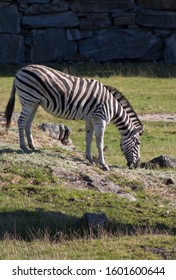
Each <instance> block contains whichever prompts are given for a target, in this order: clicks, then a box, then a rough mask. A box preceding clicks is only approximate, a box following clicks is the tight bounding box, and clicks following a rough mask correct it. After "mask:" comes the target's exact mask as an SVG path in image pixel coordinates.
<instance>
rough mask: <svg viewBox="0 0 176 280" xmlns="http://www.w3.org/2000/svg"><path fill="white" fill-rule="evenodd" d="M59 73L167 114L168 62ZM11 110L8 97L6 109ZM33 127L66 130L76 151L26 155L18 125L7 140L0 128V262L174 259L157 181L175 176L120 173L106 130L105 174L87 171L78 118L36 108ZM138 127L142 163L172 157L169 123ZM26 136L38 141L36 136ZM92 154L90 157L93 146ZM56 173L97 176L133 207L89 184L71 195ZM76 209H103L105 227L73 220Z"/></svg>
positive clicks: (2, 82) (165, 191)
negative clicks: (93, 82) (45, 125)
mask: <svg viewBox="0 0 176 280" xmlns="http://www.w3.org/2000/svg"><path fill="white" fill-rule="evenodd" d="M57 68H58V66H57ZM60 69H61V70H65V71H67V72H70V73H74V74H77V75H81V76H88V77H93V78H95V79H99V80H100V81H102V82H103V83H104V84H109V85H111V86H115V87H117V88H118V89H119V90H121V91H122V92H123V93H124V94H125V95H126V96H127V98H128V99H129V100H130V102H131V104H132V105H133V107H134V108H135V110H136V112H137V113H164V112H165V113H175V104H176V94H175V76H176V75H175V73H176V72H175V67H174V66H167V67H166V66H164V65H163V66H162V65H159V66H158V65H151V64H150V65H148V64H143V65H121V64H119V65H110V64H107V65H96V64H95V65H91V67H90V65H80V66H79V67H78V66H77V67H76V66H67V65H62V66H61V67H60ZM15 71H16V68H15V67H7V66H6V67H0V97H1V103H0V112H3V111H4V108H5V105H6V103H7V100H8V98H9V93H10V89H11V86H12V80H13V75H14V73H15ZM19 110H20V105H19V102H18V99H17V100H16V107H15V111H19ZM39 122H59V123H60V122H62V123H64V124H66V125H69V126H70V127H71V128H72V137H71V138H72V140H73V143H74V145H75V146H76V151H73V152H68V151H64V150H62V149H61V148H58V146H57V145H56V144H55V145H53V146H50V147H49V146H45V147H44V148H42V151H41V153H33V154H28V155H26V154H23V153H22V152H21V151H20V149H19V145H18V136H17V127H15V126H13V127H12V128H11V131H10V134H9V136H6V135H3V127H1V128H0V137H1V138H0V259H175V258H176V251H175V250H176V249H175V241H176V239H175V234H176V224H175V221H176V211H175V210H176V204H175V196H176V191H175V184H173V185H169V186H166V185H165V184H164V183H163V182H164V179H165V178H172V179H173V180H174V182H176V171H175V170H174V169H173V170H143V169H138V170H132V171H131V170H128V169H126V168H124V166H125V165H126V161H125V159H124V156H123V155H122V153H121V151H120V148H119V139H120V135H119V132H118V131H117V130H116V128H115V127H114V126H113V125H108V126H107V129H106V134H105V145H106V146H107V149H106V152H105V157H106V159H107V162H108V164H109V165H110V167H111V171H110V172H103V171H102V170H100V169H99V168H98V167H97V166H89V164H88V163H87V161H86V160H85V159H84V158H83V156H82V153H84V151H85V140H84V139H85V132H84V130H85V128H84V127H85V124H84V122H81V121H78V122H77V121H65V120H58V119H56V118H53V117H51V116H49V115H48V114H47V113H46V112H44V111H43V110H42V109H40V110H39V112H38V113H37V116H36V118H35V123H39ZM144 125H145V132H144V134H143V136H142V144H141V159H142V161H148V160H150V159H152V158H153V157H155V156H158V155H161V154H168V155H170V156H173V157H176V153H175V135H176V134H175V133H176V124H175V123H163V122H144ZM34 134H35V136H36V137H37V136H38V135H37V131H36V130H35V133H34ZM35 136H34V138H35ZM42 140H43V139H42V138H41V141H42ZM38 141H39V140H38ZM39 142H40V141H39ZM39 144H40V143H39ZM93 154H94V155H96V154H97V150H96V147H95V143H94V144H93ZM55 169H56V170H57V169H58V170H59V171H63V172H65V171H68V172H70V174H73V175H74V176H75V174H76V176H77V178H78V179H80V177H81V176H84V175H87V173H88V174H89V173H90V174H91V173H93V174H94V173H97V176H104V177H103V178H104V179H108V180H110V181H112V182H114V183H115V184H116V185H117V186H119V187H120V192H121V193H126V194H131V195H133V196H134V197H135V199H136V201H129V200H128V199H124V198H122V197H120V196H118V195H116V194H115V193H109V192H100V191H97V190H96V189H94V188H87V189H75V188H73V186H75V185H74V183H75V182H74V180H75V177H74V176H73V177H72V178H70V180H68V178H64V177H62V178H60V177H58V176H56V174H55V173H54V172H53V170H55ZM72 185H73V186H72ZM85 212H98V213H99V212H101V213H102V212H103V213H105V214H106V216H107V219H108V221H107V226H106V228H105V229H103V230H100V231H89V230H88V228H87V227H85V225H83V223H82V220H81V218H82V217H83V215H84V213H85Z"/></svg>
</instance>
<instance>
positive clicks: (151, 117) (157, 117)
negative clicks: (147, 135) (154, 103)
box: [139, 114, 176, 122]
mask: <svg viewBox="0 0 176 280" xmlns="http://www.w3.org/2000/svg"><path fill="white" fill-rule="evenodd" d="M139 119H140V120H141V121H153V122H176V114H142V115H139Z"/></svg>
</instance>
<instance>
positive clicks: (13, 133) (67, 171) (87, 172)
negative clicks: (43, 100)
mask: <svg viewBox="0 0 176 280" xmlns="http://www.w3.org/2000/svg"><path fill="white" fill-rule="evenodd" d="M140 118H141V119H142V120H147V121H150V120H151V121H176V114H157V115H156V114H155V115H141V116H140ZM0 122H1V124H2V126H1V129H0V138H1V139H0V143H1V148H0V154H2V155H3V157H4V156H5V155H6V158H7V160H8V157H9V160H10V157H11V155H10V154H11V153H12V150H11V149H10V148H11V147H12V148H13V145H17V144H18V133H17V132H18V129H17V125H16V124H15V123H14V125H12V129H11V130H10V131H9V134H8V136H7V135H6V134H5V130H4V118H3V116H2V115H0ZM39 129H40V128H39V126H38V125H34V126H33V131H34V133H35V140H36V144H39V145H38V146H40V147H41V148H42V147H43V148H45V147H47V150H46V151H45V150H42V154H40V153H39V154H37V153H35V154H33V155H32V156H30V154H29V157H30V159H29V160H30V161H31V163H32V164H34V165H35V164H36V161H39V162H40V163H42V164H43V165H44V166H50V169H51V172H52V173H53V174H54V175H55V176H56V177H58V179H59V180H60V181H62V183H63V184H64V185H65V186H67V187H69V188H78V189H94V190H97V191H99V192H109V193H113V194H117V195H118V196H121V197H124V198H126V199H127V200H130V201H135V200H136V197H135V191H136V190H138V189H139V188H140V189H145V190H146V189H148V191H149V192H150V193H151V194H152V193H153V194H155V193H156V192H158V194H159V195H161V196H162V195H164V196H165V197H166V198H168V199H169V200H170V202H171V206H172V207H174V208H175V209H176V203H175V195H176V173H175V167H174V166H173V167H174V168H173V169H163V168H159V169H155V166H153V165H152V164H149V165H148V164H146V165H145V164H143V168H138V169H136V170H128V169H127V168H126V167H117V166H111V167H110V172H104V171H102V170H101V169H100V168H99V166H98V165H95V166H92V165H90V164H89V163H88V161H87V160H86V159H85V157H84V155H83V154H82V153H79V152H77V151H76V150H75V147H73V146H65V145H63V144H62V143H61V142H60V141H58V140H56V139H51V136H50V135H48V134H46V133H45V132H41V130H40V133H39V132H38V130H39ZM4 139H5V141H4ZM8 143H9V144H8ZM7 145H8V146H9V145H10V146H9V147H10V148H7V147H8V146H7ZM11 145H12V146H11ZM54 146H55V147H56V146H57V147H58V149H61V150H62V151H63V152H60V153H58V152H57V151H56V152H55V151H54V150H53V147H54ZM49 147H51V148H52V152H51V151H50V152H49V151H48V148H49ZM64 151H65V152H64ZM20 153H21V151H20V150H18V151H17V154H20ZM17 157H18V155H17ZM19 160H21V159H19ZM26 160H27V159H26ZM151 160H152V159H151ZM159 160H160V161H162V162H164V164H165V161H166V160H167V158H165V156H163V157H161V158H160V159H159ZM169 163H170V159H169ZM37 164H38V163H37ZM173 164H175V161H173ZM159 167H162V163H161V165H160V163H159ZM163 167H165V166H164V165H163ZM169 167H170V166H169Z"/></svg>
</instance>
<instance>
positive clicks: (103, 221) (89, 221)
mask: <svg viewBox="0 0 176 280" xmlns="http://www.w3.org/2000/svg"><path fill="white" fill-rule="evenodd" d="M81 221H82V224H83V227H85V226H86V227H88V228H89V229H100V228H105V227H106V225H107V222H108V219H107V217H106V215H105V214H104V213H88V212H86V213H84V215H83V217H82V218H81Z"/></svg>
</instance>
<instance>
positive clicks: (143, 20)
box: [136, 10, 176, 29]
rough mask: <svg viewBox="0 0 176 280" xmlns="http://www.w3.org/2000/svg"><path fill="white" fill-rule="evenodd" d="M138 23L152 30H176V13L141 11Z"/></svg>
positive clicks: (137, 19) (137, 18)
mask: <svg viewBox="0 0 176 280" xmlns="http://www.w3.org/2000/svg"><path fill="white" fill-rule="evenodd" d="M136 23H137V24H139V25H141V26H144V27H151V28H173V29H175V28H176V12H170V11H147V10H146V11H145V10H144V11H140V12H139V14H138V15H137V17H136Z"/></svg>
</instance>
